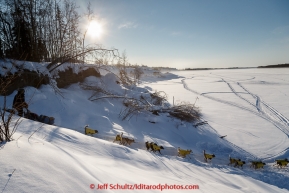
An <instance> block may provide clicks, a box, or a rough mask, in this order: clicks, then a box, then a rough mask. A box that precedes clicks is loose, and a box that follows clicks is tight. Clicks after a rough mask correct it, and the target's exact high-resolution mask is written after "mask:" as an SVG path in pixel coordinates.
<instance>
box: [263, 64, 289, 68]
mask: <svg viewBox="0 0 289 193" xmlns="http://www.w3.org/2000/svg"><path fill="white" fill-rule="evenodd" d="M288 67H289V63H285V64H276V65H268V66H258V68H288Z"/></svg>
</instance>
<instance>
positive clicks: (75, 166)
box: [0, 68, 289, 193]
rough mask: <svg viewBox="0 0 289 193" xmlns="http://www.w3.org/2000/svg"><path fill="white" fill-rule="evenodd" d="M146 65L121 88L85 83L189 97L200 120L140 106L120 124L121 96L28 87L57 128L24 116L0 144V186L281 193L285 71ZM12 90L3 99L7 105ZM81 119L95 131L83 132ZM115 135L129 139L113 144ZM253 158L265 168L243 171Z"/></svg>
mask: <svg viewBox="0 0 289 193" xmlns="http://www.w3.org/2000/svg"><path fill="white" fill-rule="evenodd" d="M144 72H145V74H144V76H143V78H142V83H141V84H140V85H138V87H130V88H128V87H124V86H122V85H119V84H117V83H116V80H117V77H115V76H114V75H113V74H110V73H107V74H106V75H105V76H103V77H102V78H96V77H88V78H86V82H85V83H87V84H90V85H98V86H101V87H102V86H103V87H105V86H106V87H107V88H108V89H109V91H110V92H112V93H113V94H119V95H126V96H128V97H133V96H134V97H139V96H141V95H142V96H147V95H148V94H149V93H150V92H154V91H155V90H157V91H165V92H166V93H167V94H168V101H169V102H170V103H171V104H173V103H174V104H176V103H180V102H181V101H189V102H191V103H195V105H196V106H198V107H200V108H201V110H202V114H203V120H206V121H208V124H205V125H202V126H198V127H194V126H193V124H192V123H187V122H182V121H180V120H176V119H173V118H172V117H169V116H168V114H166V113H163V114H160V116H156V115H153V114H151V113H144V112H142V113H140V114H139V115H138V116H137V117H133V118H131V119H130V120H124V121H122V120H121V118H120V117H119V115H120V112H121V111H123V110H124V106H123V104H122V99H99V100H95V101H90V100H88V99H89V98H90V97H91V96H92V95H93V94H94V93H93V92H92V91H89V90H83V89H82V88H81V84H79V83H77V84H73V85H71V86H69V87H67V88H65V89H60V92H61V95H60V94H57V93H56V92H55V90H54V89H53V88H52V87H51V86H49V85H43V86H41V88H40V89H35V88H33V87H26V88H25V91H26V101H29V109H30V110H31V111H32V112H35V113H37V114H39V115H40V114H44V115H48V116H53V117H55V125H46V124H42V123H38V122H34V121H31V120H27V119H24V118H23V119H22V122H21V124H20V126H19V127H18V128H17V132H16V133H15V134H14V135H13V139H14V140H13V141H11V142H7V143H4V144H2V145H1V146H0V156H1V159H0V166H1V167H0V191H2V192H5V193H7V192H120V191H126V192H128V191H132V192H160V190H157V189H156V190H152V189H151V190H115V189H114V190H113V189H109V187H108V189H105V190H96V188H93V189H91V187H90V185H91V184H94V185H95V186H96V187H97V186H98V185H103V184H109V185H116V184H121V185H124V184H128V185H134V184H145V185H159V184H162V185H165V184H167V185H198V186H199V189H198V190H177V189H174V190H162V192H182V191H188V192H195V191H196V192H222V193H223V192H288V190H289V184H288V180H289V174H288V169H287V168H285V169H278V168H277V167H276V166H273V164H274V160H275V159H277V158H289V152H288V147H289V140H288V134H289V121H288V118H289V103H288V102H287V101H288V96H289V89H288V88H289V76H288V75H289V69H287V68H286V69H237V70H207V71H173V72H170V73H162V74H161V75H160V76H155V75H153V70H144ZM15 94H16V91H15V92H14V93H12V94H11V95H10V96H8V98H7V100H8V106H9V105H10V106H12V100H13V97H14V96H15ZM197 97H198V98H197ZM173 98H174V100H173ZM0 99H1V101H0V102H1V103H0V104H3V103H2V100H3V97H1V98H0ZM151 122H155V123H151ZM87 124H88V125H89V127H90V128H92V129H97V130H98V132H99V133H98V134H95V135H94V137H91V136H86V135H84V126H85V125H87ZM121 132H123V134H124V136H127V137H129V138H134V139H135V141H136V143H133V144H132V145H131V146H128V147H127V146H123V145H119V144H118V143H116V142H115V143H113V140H114V138H115V136H116V135H117V134H119V133H121ZM222 135H227V137H225V138H224V139H220V138H219V136H222ZM146 141H153V142H156V143H158V145H162V146H163V147H164V150H161V152H162V155H160V154H159V153H151V152H148V151H147V150H146V148H145V144H144V143H145V142H146ZM177 147H181V148H182V149H192V151H193V154H191V155H190V157H191V159H189V158H180V157H177ZM204 149H205V150H206V152H207V153H212V154H215V155H216V158H214V159H213V160H212V162H209V163H206V162H204V160H203V155H202V152H203V150H204ZM229 155H230V156H232V157H238V158H241V159H242V160H244V161H246V164H245V165H244V168H243V169H241V168H235V167H232V166H228V165H227V164H228V163H229V158H228V157H229ZM252 160H262V161H263V162H265V163H266V166H265V168H264V169H258V170H255V169H253V168H250V166H249V165H250V164H249V161H252Z"/></svg>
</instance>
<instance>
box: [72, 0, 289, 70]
mask: <svg viewBox="0 0 289 193" xmlns="http://www.w3.org/2000/svg"><path fill="white" fill-rule="evenodd" d="M87 2H88V1H77V5H79V6H80V10H81V11H83V10H85V8H86V7H87ZM91 8H92V10H93V11H94V13H95V14H96V16H97V19H98V20H99V22H101V23H102V25H103V30H104V33H103V35H102V36H101V37H100V38H92V37H87V39H86V42H87V43H89V42H93V43H99V44H102V45H103V46H104V47H106V48H112V47H114V48H117V49H119V51H120V52H123V51H126V54H127V56H128V59H129V62H130V63H132V64H136V63H137V64H144V65H148V66H168V67H176V68H179V69H180V68H202V67H212V68H222V67H237V66H238V67H251V66H260V65H271V64H279V63H289V1H288V0H250V1H249V0H238V1H237V0H218V1H217V0H202V1H201V0H174V1H173V0H142V1H140V0H93V1H91Z"/></svg>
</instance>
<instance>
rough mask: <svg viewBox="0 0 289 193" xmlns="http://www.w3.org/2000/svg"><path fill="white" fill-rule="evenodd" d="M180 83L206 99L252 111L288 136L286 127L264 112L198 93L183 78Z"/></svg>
mask: <svg viewBox="0 0 289 193" xmlns="http://www.w3.org/2000/svg"><path fill="white" fill-rule="evenodd" d="M182 83H183V86H184V88H185V89H187V90H188V91H190V92H192V93H195V94H197V95H201V96H203V97H205V98H208V99H211V100H214V101H217V102H220V103H223V104H226V105H230V106H234V107H237V108H240V109H242V110H245V111H248V112H250V113H253V114H255V115H256V116H258V117H260V118H262V119H264V120H266V121H269V122H271V123H272V124H273V125H274V126H275V127H277V128H278V129H279V130H280V131H282V132H283V133H284V134H285V135H287V137H289V130H288V129H286V128H283V127H282V126H283V125H282V126H280V125H279V124H280V123H278V122H276V121H274V120H272V119H271V118H270V117H268V116H267V115H266V114H265V113H264V114H260V113H258V112H255V111H253V110H251V109H249V108H247V107H244V106H241V105H239V104H237V103H233V102H229V101H226V100H222V99H219V98H215V97H212V96H207V95H205V94H201V93H199V92H197V91H194V90H192V89H190V88H189V87H188V85H187V84H186V82H185V79H183V80H182ZM255 107H256V106H255Z"/></svg>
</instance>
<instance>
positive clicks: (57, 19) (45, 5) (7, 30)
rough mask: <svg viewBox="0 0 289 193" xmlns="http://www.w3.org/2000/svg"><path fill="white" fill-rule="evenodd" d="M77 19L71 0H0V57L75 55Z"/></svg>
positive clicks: (78, 44) (79, 46)
mask: <svg viewBox="0 0 289 193" xmlns="http://www.w3.org/2000/svg"><path fill="white" fill-rule="evenodd" d="M80 19H81V16H80V15H79V13H78V12H77V6H76V5H75V3H74V2H72V1H70V0H0V57H2V58H12V59H17V60H29V61H35V62H39V61H42V60H45V61H53V60H55V59H58V58H61V57H63V56H69V55H71V56H73V55H77V53H78V52H79V51H81V49H82V39H81V35H80V34H81V31H80V29H79V23H80Z"/></svg>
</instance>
